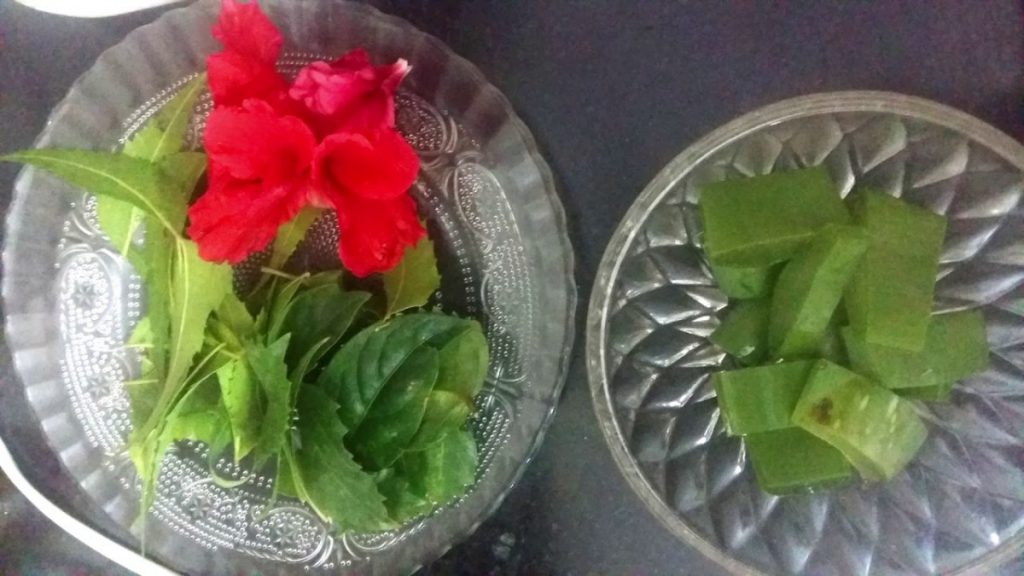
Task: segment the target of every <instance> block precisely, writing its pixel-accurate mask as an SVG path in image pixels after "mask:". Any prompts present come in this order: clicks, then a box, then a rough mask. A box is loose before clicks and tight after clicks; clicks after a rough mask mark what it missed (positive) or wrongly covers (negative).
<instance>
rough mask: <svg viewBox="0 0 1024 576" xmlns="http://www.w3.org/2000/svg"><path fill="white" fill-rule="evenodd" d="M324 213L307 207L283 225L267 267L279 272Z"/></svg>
mask: <svg viewBox="0 0 1024 576" xmlns="http://www.w3.org/2000/svg"><path fill="white" fill-rule="evenodd" d="M323 213H324V210H323V209H321V208H314V207H313V206H306V207H305V208H303V209H302V210H300V211H299V213H298V214H296V215H295V217H294V218H292V219H291V220H289V221H288V222H285V223H284V224H282V225H281V227H280V228H278V229H277V236H275V237H274V244H273V248H271V252H270V261H269V262H268V263H267V266H268V267H270V268H273V269H275V270H279V269H280V268H281V267H282V266H284V265H285V263H286V262H288V258H289V257H290V256H291V255H292V252H295V248H296V247H297V246H298V245H299V242H301V241H302V238H303V237H304V236H305V235H306V231H307V230H309V227H310V226H312V225H313V222H315V221H316V219H317V218H319V217H320V216H321V215H322V214H323Z"/></svg>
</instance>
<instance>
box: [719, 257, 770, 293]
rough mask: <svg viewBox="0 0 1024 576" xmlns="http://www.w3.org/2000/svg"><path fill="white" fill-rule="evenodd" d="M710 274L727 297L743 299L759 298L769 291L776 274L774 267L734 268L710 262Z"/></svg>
mask: <svg viewBox="0 0 1024 576" xmlns="http://www.w3.org/2000/svg"><path fill="white" fill-rule="evenodd" d="M709 266H710V268H711V274H712V275H713V276H714V277H715V281H716V282H717V283H718V288H719V289H721V290H722V292H724V293H725V295H726V296H728V297H729V298H736V299H738V300H745V299H750V298H760V297H762V296H765V295H767V294H768V293H769V292H771V288H772V283H773V281H774V279H775V277H776V276H777V275H778V270H777V268H776V267H773V266H768V267H764V268H736V267H733V266H721V265H717V264H710V263H709Z"/></svg>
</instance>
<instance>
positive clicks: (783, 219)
mask: <svg viewBox="0 0 1024 576" xmlns="http://www.w3.org/2000/svg"><path fill="white" fill-rule="evenodd" d="M700 210H701V218H702V219H703V223H704V250H705V251H706V252H707V255H708V259H710V260H711V261H712V262H714V263H715V264H716V265H722V266H735V267H749V268H760V267H765V266H770V265H771V264H774V263H776V262H781V261H783V260H788V259H789V258H790V257H792V256H793V255H794V254H795V253H796V252H797V251H798V250H800V249H801V248H802V247H803V246H804V245H805V244H806V243H807V242H809V241H810V239H811V237H813V236H814V234H815V232H817V231H818V229H820V228H821V227H822V226H824V225H825V224H829V223H839V224H845V223H848V222H849V221H850V214H849V212H848V211H847V209H846V206H844V205H843V201H842V200H841V199H840V198H839V195H838V194H837V193H836V190H835V186H834V185H833V184H832V180H831V178H829V175H828V171H827V170H826V169H825V168H823V167H820V166H818V167H814V168H806V169H803V170H795V171H792V172H779V173H776V174H768V175H766V176H755V177H753V178H744V179H741V180H726V181H723V182H715V183H712V184H708V185H706V186H704V187H703V188H702V190H701V197H700Z"/></svg>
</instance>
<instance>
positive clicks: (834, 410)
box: [793, 360, 928, 480]
mask: <svg viewBox="0 0 1024 576" xmlns="http://www.w3.org/2000/svg"><path fill="white" fill-rule="evenodd" d="M793 424H795V425H796V426H799V427H800V428H802V429H804V430H806V431H808V432H810V433H811V434H813V435H815V436H817V437H818V438H821V439H822V440H824V441H825V442H828V443H829V444H831V445H832V446H834V447H835V448H837V449H838V450H839V451H840V452H842V453H843V455H844V456H846V458H847V459H848V460H849V461H850V463H851V464H853V466H854V468H856V469H857V471H858V472H860V475H861V476H862V477H863V478H864V479H865V480H888V479H890V478H892V477H893V476H895V475H896V474H897V473H898V472H899V471H900V470H903V467H904V466H906V465H907V463H908V462H909V461H910V460H911V458H913V457H914V455H915V454H916V453H917V450H918V449H919V448H920V447H921V444H922V443H924V440H925V437H926V436H927V435H928V430H927V428H925V425H924V423H922V422H921V419H920V418H919V417H918V416H917V414H915V413H914V409H913V407H912V406H911V404H910V403H909V402H908V401H906V400H903V399H901V398H900V397H899V396H897V395H895V394H893V393H892V392H891V391H889V390H888V389H887V388H884V387H882V386H879V385H877V384H874V383H872V382H871V381H870V380H868V379H866V378H864V377H863V376H860V375H858V374H855V373H853V372H850V371H849V370H847V369H845V368H843V367H842V366H838V365H836V364H833V363H831V362H829V361H827V360H818V361H817V362H815V363H814V366H813V368H812V369H811V372H810V374H809V376H808V378H807V384H806V386H805V387H804V390H803V394H801V396H800V399H799V401H798V402H797V404H796V408H795V409H794V410H793Z"/></svg>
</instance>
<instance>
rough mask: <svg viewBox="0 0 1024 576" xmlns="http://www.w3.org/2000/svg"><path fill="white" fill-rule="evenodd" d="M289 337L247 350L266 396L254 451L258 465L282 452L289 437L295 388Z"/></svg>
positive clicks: (246, 355)
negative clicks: (287, 354)
mask: <svg viewBox="0 0 1024 576" xmlns="http://www.w3.org/2000/svg"><path fill="white" fill-rule="evenodd" d="M289 338H290V335H287V334H286V335H285V336H283V337H282V338H280V339H279V340H277V341H276V342H274V343H273V344H271V345H269V346H262V345H249V346H248V347H246V350H245V357H246V360H247V361H248V363H249V367H250V368H251V369H252V372H253V374H254V375H255V378H256V380H257V381H258V382H259V384H260V389H261V390H262V392H263V398H264V410H263V415H262V418H261V421H260V434H259V441H258V442H257V444H256V447H255V450H254V451H253V453H254V455H255V456H256V460H257V465H259V464H260V463H262V462H266V460H267V459H268V458H270V457H271V456H274V455H276V454H277V453H278V452H280V450H281V448H282V447H283V446H284V443H285V440H286V438H287V434H288V428H289V419H290V417H291V407H292V388H291V381H290V380H289V379H288V366H287V365H285V362H284V357H285V352H286V351H287V350H288V340H289Z"/></svg>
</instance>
